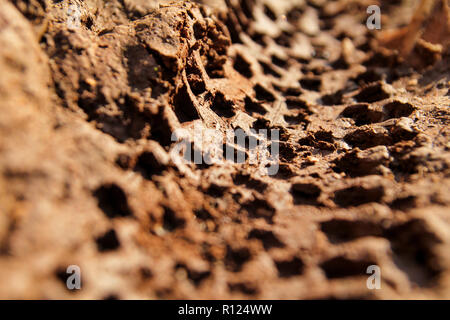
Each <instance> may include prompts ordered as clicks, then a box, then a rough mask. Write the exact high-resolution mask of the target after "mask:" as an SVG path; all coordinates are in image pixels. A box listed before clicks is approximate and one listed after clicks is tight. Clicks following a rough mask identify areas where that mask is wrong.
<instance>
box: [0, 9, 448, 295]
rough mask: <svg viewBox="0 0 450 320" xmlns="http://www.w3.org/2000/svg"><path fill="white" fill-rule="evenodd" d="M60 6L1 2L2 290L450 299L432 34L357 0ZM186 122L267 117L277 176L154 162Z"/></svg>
mask: <svg viewBox="0 0 450 320" xmlns="http://www.w3.org/2000/svg"><path fill="white" fill-rule="evenodd" d="M72 2H73V5H75V6H77V7H78V8H79V9H80V11H79V13H80V15H79V16H80V21H81V23H80V25H79V26H73V25H71V24H69V23H68V21H69V20H70V16H69V14H71V13H70V11H69V10H68V2H67V1H46V0H11V1H7V0H0V44H1V46H0V297H1V298H48V299H56V298H64V299H66V298H67V299H72V298H74V299H84V298H94V299H103V298H118V299H130V298H138V299H140V298H150V299H172V298H200V299H218V298H222V299H230V298H256V299H260V298H264V299H304V298H337V299H386V298H426V299H427V298H450V126H449V123H450V109H449V106H450V86H449V83H450V51H449V50H448V46H446V45H445V44H444V45H443V44H442V43H441V44H439V43H432V42H429V41H426V39H419V40H418V41H417V43H416V46H415V48H414V51H413V52H412V54H411V56H410V57H409V58H408V59H406V60H403V59H401V58H400V57H399V55H398V54H397V53H396V51H393V50H390V49H386V48H383V47H381V46H380V45H379V44H378V40H377V32H380V31H377V30H374V31H370V30H369V29H368V28H367V27H366V19H367V16H368V15H367V13H366V9H367V6H369V5H371V4H375V3H376V2H377V1H373V0H370V1H364V0H361V1H356V0H353V1H348V0H336V1H321V0H308V1H306V0H275V1H270V0H210V1H202V2H201V3H194V2H189V1H184V2H177V3H174V2H172V3H170V2H166V1H146V0H110V1H101V0H86V1H78V2H77V1H72ZM378 4H379V5H380V6H381V9H382V13H383V19H382V23H383V27H384V26H386V27H388V26H389V27H401V26H404V25H406V24H407V23H408V21H409V20H410V19H411V16H412V13H413V8H414V6H415V4H417V1H407V4H405V3H403V4H402V3H401V1H378ZM442 25H443V28H445V27H448V24H447V25H445V21H444V20H442ZM447 31H448V29H447ZM444 34H445V32H444ZM447 34H448V33H447ZM195 125H197V126H200V125H201V126H202V127H204V128H214V129H216V130H218V131H221V132H225V131H226V130H227V129H231V128H233V129H236V128H242V129H243V130H244V131H246V132H249V130H250V129H264V128H265V129H278V130H280V132H281V134H280V146H279V151H280V159H279V171H278V173H277V174H276V175H272V176H270V175H262V174H260V173H259V171H258V170H257V168H256V167H255V166H253V165H252V164H249V163H243V164H239V163H232V162H224V163H218V164H213V165H207V164H195V163H187V164H185V163H176V162H174V161H173V159H172V158H171V157H170V156H169V153H170V150H171V149H172V148H173V146H174V142H172V141H171V134H172V133H173V132H174V131H175V130H176V129H179V128H185V129H187V130H190V131H193V128H194V126H195ZM226 147H230V148H233V146H229V145H227V146H226ZM194 149H195V150H197V151H199V152H202V151H204V150H202V146H195V145H194ZM69 265H78V266H80V268H81V277H82V289H81V290H74V291H69V290H68V289H67V288H66V278H67V274H66V272H65V271H66V268H67V266H69ZM370 265H378V266H379V267H380V268H381V279H382V280H381V289H380V290H369V289H368V288H367V286H366V280H367V277H368V276H369V275H368V274H366V270H367V267H368V266H370Z"/></svg>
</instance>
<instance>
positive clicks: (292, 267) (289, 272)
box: [275, 257, 304, 278]
mask: <svg viewBox="0 0 450 320" xmlns="http://www.w3.org/2000/svg"><path fill="white" fill-rule="evenodd" d="M275 265H276V267H277V269H278V274H279V276H280V277H282V278H289V277H294V276H298V275H301V274H302V273H303V268H304V263H303V261H302V260H301V259H300V258H298V257H293V258H292V259H290V260H281V261H275Z"/></svg>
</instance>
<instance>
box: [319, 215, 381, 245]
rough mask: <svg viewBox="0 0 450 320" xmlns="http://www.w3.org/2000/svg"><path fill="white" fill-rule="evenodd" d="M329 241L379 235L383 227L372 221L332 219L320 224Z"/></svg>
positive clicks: (334, 241)
mask: <svg viewBox="0 0 450 320" xmlns="http://www.w3.org/2000/svg"><path fill="white" fill-rule="evenodd" d="M320 228H321V230H322V231H323V232H324V233H325V234H326V235H327V237H328V240H329V241H330V242H331V243H341V242H348V241H352V240H355V239H358V238H362V237H370V236H372V237H381V236H383V231H384V230H383V228H382V227H381V226H380V225H379V224H377V223H374V222H370V221H362V220H355V221H351V220H343V219H332V220H329V221H324V222H322V223H321V224H320Z"/></svg>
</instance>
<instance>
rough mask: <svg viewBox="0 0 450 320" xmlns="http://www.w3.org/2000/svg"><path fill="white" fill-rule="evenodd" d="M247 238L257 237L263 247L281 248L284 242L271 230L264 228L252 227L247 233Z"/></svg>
mask: <svg viewBox="0 0 450 320" xmlns="http://www.w3.org/2000/svg"><path fill="white" fill-rule="evenodd" d="M248 239H258V240H260V241H261V242H262V244H263V246H264V249H266V250H269V249H270V248H282V247H284V244H283V243H282V242H281V241H280V240H279V239H278V238H277V237H276V236H275V234H274V233H273V232H272V231H269V230H264V229H253V230H252V231H250V233H249V234H248Z"/></svg>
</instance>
